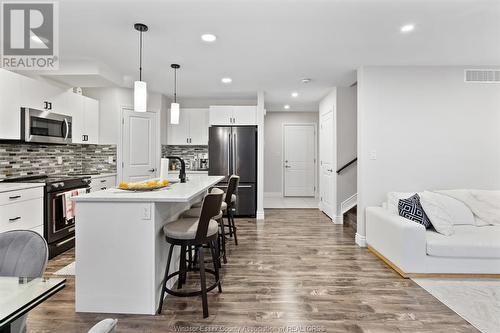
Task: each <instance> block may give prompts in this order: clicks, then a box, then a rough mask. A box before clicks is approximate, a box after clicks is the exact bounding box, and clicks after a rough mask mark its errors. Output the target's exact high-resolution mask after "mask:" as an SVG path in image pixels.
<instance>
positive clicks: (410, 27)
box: [401, 24, 415, 33]
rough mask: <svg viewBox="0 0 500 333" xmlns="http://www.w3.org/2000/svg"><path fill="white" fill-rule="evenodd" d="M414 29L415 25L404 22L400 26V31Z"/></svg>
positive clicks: (405, 31) (404, 31)
mask: <svg viewBox="0 0 500 333" xmlns="http://www.w3.org/2000/svg"><path fill="white" fill-rule="evenodd" d="M413 30H415V26H414V25H413V24H406V25H403V26H402V27H401V32H403V33H407V32H411V31H413Z"/></svg>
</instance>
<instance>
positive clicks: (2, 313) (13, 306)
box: [0, 276, 66, 327]
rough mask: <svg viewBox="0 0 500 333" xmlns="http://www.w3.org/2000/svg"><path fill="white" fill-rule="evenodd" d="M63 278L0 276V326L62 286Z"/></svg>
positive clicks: (64, 280)
mask: <svg viewBox="0 0 500 333" xmlns="http://www.w3.org/2000/svg"><path fill="white" fill-rule="evenodd" d="M65 282H66V279H64V278H19V277H1V276H0V327H2V326H3V325H5V324H8V323H10V322H11V321H12V320H14V319H15V317H17V316H19V315H20V314H23V313H25V312H27V311H29V310H30V309H32V308H33V307H35V306H36V305H37V304H39V303H41V302H43V301H44V300H45V299H47V298H48V297H50V296H51V295H53V294H54V293H56V292H57V291H58V290H60V289H62V288H64V285H65Z"/></svg>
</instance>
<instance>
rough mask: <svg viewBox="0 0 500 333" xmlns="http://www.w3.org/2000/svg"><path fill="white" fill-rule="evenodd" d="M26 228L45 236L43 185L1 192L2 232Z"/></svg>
mask: <svg viewBox="0 0 500 333" xmlns="http://www.w3.org/2000/svg"><path fill="white" fill-rule="evenodd" d="M25 229H28V230H33V231H36V232H38V233H39V234H40V235H42V236H43V187H37V188H30V189H23V190H17V191H7V192H2V193H0V232H5V231H10V230H25Z"/></svg>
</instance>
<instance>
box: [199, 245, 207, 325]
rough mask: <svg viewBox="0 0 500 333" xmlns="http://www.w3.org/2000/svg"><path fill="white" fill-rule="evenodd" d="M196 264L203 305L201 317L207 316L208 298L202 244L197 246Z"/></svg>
mask: <svg viewBox="0 0 500 333" xmlns="http://www.w3.org/2000/svg"><path fill="white" fill-rule="evenodd" d="M198 257H199V261H198V263H199V264H198V265H199V266H200V282H201V303H202V305H203V318H207V317H208V300H207V281H206V279H205V254H204V253H203V246H200V247H199V248H198Z"/></svg>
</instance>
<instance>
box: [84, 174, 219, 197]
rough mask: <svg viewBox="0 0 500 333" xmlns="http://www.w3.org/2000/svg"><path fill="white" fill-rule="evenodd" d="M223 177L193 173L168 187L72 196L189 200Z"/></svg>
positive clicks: (106, 191)
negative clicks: (184, 180)
mask: <svg viewBox="0 0 500 333" xmlns="http://www.w3.org/2000/svg"><path fill="white" fill-rule="evenodd" d="M223 179H224V176H207V175H203V174H193V175H191V176H190V177H189V180H188V181H187V182H186V183H175V184H171V185H170V186H169V187H167V188H164V189H160V190H155V191H148V192H132V191H126V190H120V189H117V188H110V189H107V190H104V191H97V192H92V193H88V194H84V195H79V196H77V197H74V200H75V201H77V202H85V201H89V202H92V201H94V202H95V201H102V202H107V201H109V202H116V201H129V202H189V201H190V200H191V199H193V198H195V197H196V196H198V195H200V194H201V193H203V192H204V191H206V190H208V189H209V188H210V187H212V186H214V185H215V184H217V183H219V182H220V181H221V180H223Z"/></svg>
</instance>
